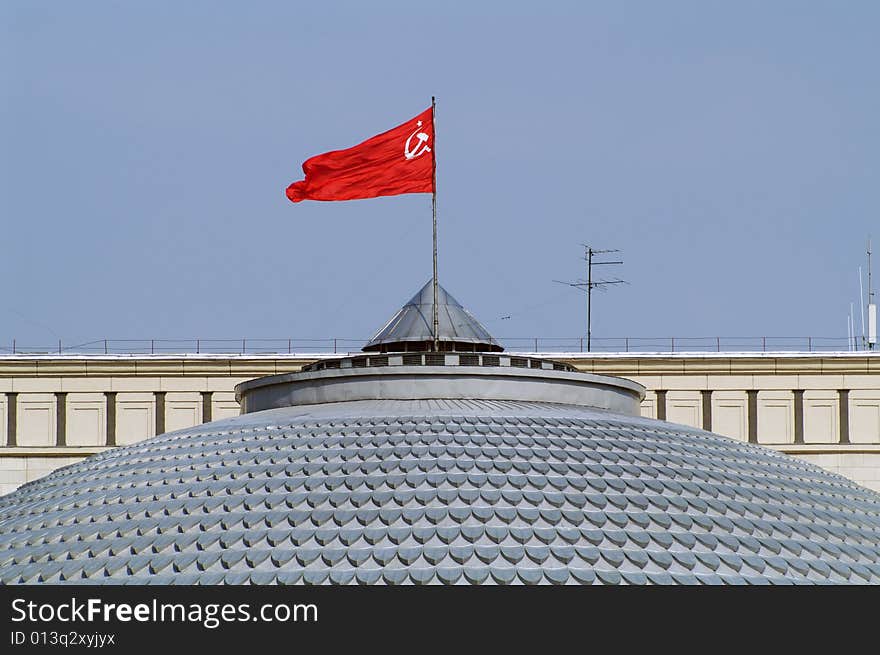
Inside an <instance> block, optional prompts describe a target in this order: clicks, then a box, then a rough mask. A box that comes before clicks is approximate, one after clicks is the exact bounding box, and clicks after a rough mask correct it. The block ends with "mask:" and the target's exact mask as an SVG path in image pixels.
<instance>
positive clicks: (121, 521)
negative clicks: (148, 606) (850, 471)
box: [0, 289, 880, 584]
mask: <svg viewBox="0 0 880 655" xmlns="http://www.w3.org/2000/svg"><path fill="white" fill-rule="evenodd" d="M424 296H425V290H424V289H423V290H422V292H420V294H417V296H416V298H414V299H413V301H411V302H410V303H409V304H408V305H407V306H406V307H404V309H403V310H401V312H403V313H404V314H406V315H407V316H410V317H412V316H413V314H412V312H415V313H416V314H418V307H419V305H420V304H424V303H423V302H421V301H419V298H420V297H424ZM443 298H444V303H445V304H446V306H447V307H458V308H460V306H459V305H458V303H455V301H454V300H452V299H451V297H449V296H448V294H446V293H445V292H444V293H443ZM416 301H418V302H416ZM453 303H454V304H453ZM408 308H409V309H408ZM461 312H463V313H462V314H456V313H454V312H449V313H448V316H447V318H450V317H451V318H450V320H452V327H453V328H456V329H457V327H460V326H457V323H456V320H457V319H454V316H465V317H466V316H470V315H469V314H467V313H466V312H464V310H463V309H462V310H461ZM404 318H405V317H401V320H400V321H398V322H397V323H395V322H394V321H392V324H389V325H388V326H386V328H385V329H383V330H382V331H380V334H379V335H378V336H377V338H376V340H374V342H373V345H374V346H379V345H383V344H384V345H385V346H388V347H393V346H394V345H395V344H396V346H398V347H399V346H400V344H402V343H405V334H415V335H416V336H417V337H418V338H419V339H422V340H427V339H430V338H432V337H431V332H430V329H428V332H425V331H424V329H422V328H425V327H427V325H428V324H427V323H425V325H424V326H422V328H418V329H416V328H415V327H412V326H414V325H416V324H417V323H418V321H416V320H415V319H414V318H413V319H412V322H411V323H412V324H411V326H410V328H407V329H406V330H403V331H402V332H401V331H400V330H399V328H400V329H402V326H403V324H404V322H406V321H410V319H406V321H404ZM422 318H424V316H423V317H422ZM474 323H476V322H474ZM476 325H479V324H476ZM447 327H448V326H447ZM444 329H446V328H444ZM480 329H482V328H480ZM419 330H422V331H421V332H420V331H419ZM472 331H473V332H475V334H476V336H474V339H475V340H474V341H472V342H471V344H472V345H474V346H475V347H477V346H480V347H482V346H483V345H486V346H487V347H486V350H493V348H489V347H488V346H489V345H491V344H488V343H487V339H488V340H492V338H491V336H489V335H488V334H485V335H482V334H478V331H477V330H476V328H473V329H472ZM383 335H384V336H383ZM380 337H381V338H380ZM455 338H456V339H466V338H467V335H465V334H462V333H456V336H455ZM492 341H493V343H494V340H492ZM448 343H458V342H448ZM380 349H381V348H380ZM497 349H500V346H498V347H497ZM497 349H495V350H497ZM425 350H428V349H425ZM443 350H445V351H446V352H419V353H408V352H403V353H397V354H393V353H387V354H384V353H383V354H374V353H371V354H369V355H360V356H356V357H343V358H340V359H328V360H325V361H322V362H319V363H318V364H317V365H315V366H311V367H309V368H308V370H304V371H302V372H299V373H289V374H284V375H276V376H269V377H265V378H259V379H257V380H251V381H249V382H245V383H242V384H240V385H238V387H236V397H237V398H238V399H239V400H240V402H241V406H242V409H243V411H244V412H245V413H244V414H243V415H242V416H239V417H236V418H233V419H227V420H224V421H215V422H213V423H207V424H204V425H200V426H197V427H193V428H190V429H187V430H179V431H177V432H170V433H167V434H161V435H158V436H156V437H154V438H152V439H148V440H146V441H143V442H140V443H136V444H133V445H129V446H124V447H120V448H115V449H113V450H108V451H105V452H103V453H100V454H98V455H95V456H93V457H89V458H87V459H85V460H83V461H81V462H79V463H77V464H72V465H70V466H66V467H64V468H61V469H59V470H57V471H55V472H54V473H52V474H50V475H48V476H46V477H45V478H42V479H40V480H36V481H34V482H31V483H28V484H26V485H24V486H22V487H21V488H20V489H18V490H17V491H15V492H13V493H11V494H9V495H7V496H4V497H2V498H0V583H7V584H9V583H35V582H50V583H64V582H70V583H87V582H94V583H125V582H133V583H160V584H163V583H179V584H194V583H199V584H212V583H221V582H225V583H236V584H237V583H248V582H250V583H258V584H260V583H305V584H319V583H330V584H406V583H412V584H431V583H437V584H542V583H543V584H591V583H604V584H617V583H660V584H693V583H707V584H713V583H733V584H740V583H754V584H764V583H780V584H781V583H791V582H807V583H810V582H813V583H817V582H818V583H825V582H843V583H875V584H877V583H880V495H878V494H876V493H874V492H872V491H869V490H867V489H865V488H862V487H860V486H858V485H856V484H854V483H852V482H850V481H849V480H847V479H845V478H843V477H841V476H839V475H834V474H831V473H828V472H826V471H824V470H822V469H820V468H818V467H816V466H813V465H811V464H807V463H806V462H803V461H800V460H797V459H794V458H792V457H789V456H787V455H783V454H780V453H777V452H775V451H773V450H770V449H767V448H763V447H760V446H756V445H751V444H746V443H742V442H738V441H734V440H733V439H729V438H727V437H722V436H719V435H716V434H712V433H709V432H704V431H702V430H697V429H693V428H688V427H685V426H681V425H673V424H671V423H666V422H663V421H656V420H651V419H646V418H642V417H640V416H638V413H639V403H640V401H641V400H642V398H643V397H644V391H645V390H644V387H642V386H641V385H639V384H636V383H635V382H631V381H629V380H623V379H621V378H611V377H608V376H601V375H592V374H586V373H580V372H576V371H573V370H572V368H571V367H570V366H568V365H565V364H560V363H558V362H551V361H547V360H543V359H539V358H533V357H526V356H514V355H511V356H503V355H499V354H498V353H497V352H482V353H478V352H471V353H457V352H455V350H456V348H454V347H446V348H444V349H443ZM450 351H452V352H450Z"/></svg>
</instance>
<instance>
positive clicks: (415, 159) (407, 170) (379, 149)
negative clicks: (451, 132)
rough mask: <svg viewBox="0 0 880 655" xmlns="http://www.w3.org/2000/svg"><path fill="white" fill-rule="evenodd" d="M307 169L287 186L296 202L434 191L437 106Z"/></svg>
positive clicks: (322, 157) (307, 163)
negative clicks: (303, 174) (435, 111)
mask: <svg viewBox="0 0 880 655" xmlns="http://www.w3.org/2000/svg"><path fill="white" fill-rule="evenodd" d="M302 168H303V173H305V177H306V179H304V180H301V181H299V182H294V183H293V184H291V185H290V186H289V187H287V197H288V198H290V200H292V201H293V202H300V201H301V200H358V199H360V198H376V197H378V196H396V195H398V194H401V193H431V192H432V191H433V190H434V112H433V108H431V107H429V108H428V109H426V110H425V111H423V112H422V113H421V114H419V115H418V116H416V117H415V118H413V119H412V120H408V121H407V122H405V123H403V124H402V125H398V126H397V127H395V128H393V129H390V130H388V131H387V132H383V133H382V134H379V135H377V136H374V137H372V138H370V139H367V140H366V141H364V142H363V143H361V144H359V145H356V146H354V147H353V148H348V149H347V150H334V151H332V152H325V153H324V154H323V155H316V156H314V157H311V158H310V159H307V160H306V161H305V163H304V164H303V165H302Z"/></svg>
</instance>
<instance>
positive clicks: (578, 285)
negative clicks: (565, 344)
mask: <svg viewBox="0 0 880 655" xmlns="http://www.w3.org/2000/svg"><path fill="white" fill-rule="evenodd" d="M581 245H582V246H583V247H584V261H585V262H586V263H587V279H586V280H578V281H577V282H565V281H563V280H553V281H554V282H556V283H558V284H564V285H566V286H569V287H572V288H574V289H579V290H580V291H583V292H584V293H586V294H587V352H590V350H591V345H592V344H591V341H592V332H593V330H592V305H593V289H598V290H599V291H605V290H606V288H607V287H609V286H611V285H612V284H629V283H628V282H627V281H626V280H621V279H618V278H615V279H613V280H596V281H594V280H593V267H594V266H609V265H614V264H623V261H598V262H597V261H593V257H594V256H596V255H609V254H611V253H613V252H620V250H616V249H614V250H597V249H596V248H593V247H592V246H589V245H587V244H586V243H582V244H581Z"/></svg>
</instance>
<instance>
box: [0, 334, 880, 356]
mask: <svg viewBox="0 0 880 655" xmlns="http://www.w3.org/2000/svg"><path fill="white" fill-rule="evenodd" d="M497 341H498V342H499V343H501V344H502V345H503V346H504V349H505V351H507V352H534V353H586V348H585V346H586V338H585V337H508V338H503V339H497ZM367 343H368V340H367V339H350V338H340V337H334V338H323V339H308V338H281V339H265V338H257V339H250V338H241V339H201V338H195V339H97V340H94V341H87V342H75V343H64V341H63V340H61V339H59V340H58V342H57V343H54V344H51V345H33V344H31V343H29V342H20V341H18V340H17V339H13V340H12V342H11V343H7V344H0V355H3V354H7V355H169V354H216V355H232V354H236V355H285V354H287V355H293V354H301V355H308V354H319V353H320V354H328V353H353V352H359V351H360V350H361V348H363V346H364V345H365V344H367ZM591 346H592V347H591V352H594V353H640V352H644V353H648V352H651V353H656V352H660V353H680V352H841V351H858V352H871V348H870V344H868V343H865V342H863V341H862V340H861V339H860V338H859V339H856V340H853V339H848V338H846V337H811V336H807V337H608V338H596V337H593V338H592V340H591ZM874 352H880V348H877V347H876V346H875V348H874Z"/></svg>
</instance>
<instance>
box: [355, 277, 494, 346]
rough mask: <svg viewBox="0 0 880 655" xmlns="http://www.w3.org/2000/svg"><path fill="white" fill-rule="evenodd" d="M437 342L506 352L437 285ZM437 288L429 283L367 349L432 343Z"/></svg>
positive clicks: (376, 336) (471, 316)
mask: <svg viewBox="0 0 880 655" xmlns="http://www.w3.org/2000/svg"><path fill="white" fill-rule="evenodd" d="M438 287H439V289H438V291H437V308H438V323H439V325H438V339H439V340H440V341H448V342H458V343H470V344H478V345H485V346H487V348H485V350H503V348H502V347H501V345H500V344H499V343H498V342H497V341H495V339H494V338H492V335H490V334H489V333H488V332H487V331H486V328H484V327H483V326H482V325H480V322H479V321H478V320H477V319H476V318H474V317H473V315H472V314H471V313H470V312H469V311H468V310H466V309H465V308H464V307H462V306H461V304H460V303H459V302H458V301H457V300H456V299H455V298H453V297H452V295H451V294H450V293H449V292H448V291H446V289H444V288H443V286H442V285H439V284H438ZM433 317H434V287H433V280H428V282H427V283H426V284H425V286H423V287H422V288H421V290H419V292H418V293H416V295H414V296H413V297H412V298H411V299H410V300H409V302H408V303H406V304H405V305H404V306H403V307H401V308H400V309H399V310H398V311H397V313H396V314H395V315H394V316H393V317H392V318H391V320H390V321H388V323H386V324H385V326H384V327H383V328H382V329H381V330H379V332H377V333H376V335H375V336H374V337H373V338H372V339H371V340H370V342H369V343H368V344H367V345H366V346H364V350H371V349H374V348H376V347H379V346H381V345H383V344H393V343H408V342H409V343H412V342H424V341H431V340H433V338H434V336H433V334H434V326H433V324H434V318H433Z"/></svg>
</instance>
